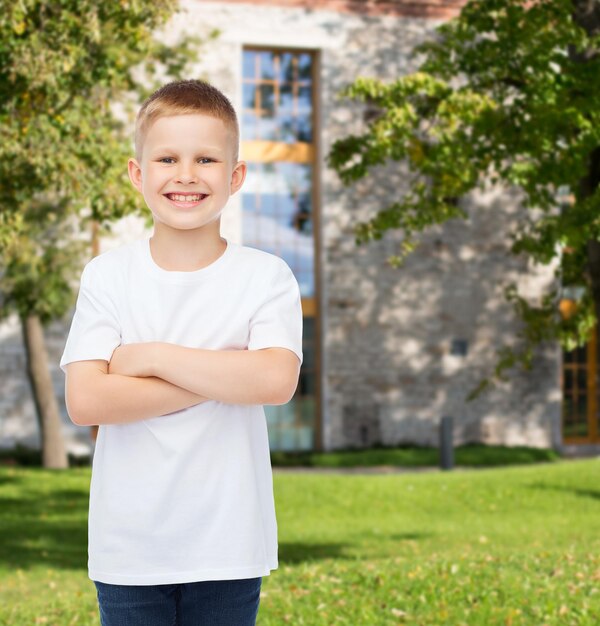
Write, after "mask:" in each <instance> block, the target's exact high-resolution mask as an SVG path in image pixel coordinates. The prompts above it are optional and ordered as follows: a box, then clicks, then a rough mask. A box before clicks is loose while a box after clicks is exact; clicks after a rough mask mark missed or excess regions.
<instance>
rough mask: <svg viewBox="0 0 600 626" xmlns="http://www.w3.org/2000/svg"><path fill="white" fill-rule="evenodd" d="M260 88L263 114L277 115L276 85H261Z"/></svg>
mask: <svg viewBox="0 0 600 626" xmlns="http://www.w3.org/2000/svg"><path fill="white" fill-rule="evenodd" d="M259 89H260V108H261V115H264V116H268V117H273V116H274V115H275V87H274V86H273V85H260V87H259Z"/></svg>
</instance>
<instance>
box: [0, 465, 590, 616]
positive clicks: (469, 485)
mask: <svg viewBox="0 0 600 626" xmlns="http://www.w3.org/2000/svg"><path fill="white" fill-rule="evenodd" d="M89 479H90V470H89V468H75V469H71V470H68V471H65V472H59V471H51V470H43V469H39V468H20V467H11V468H7V467H5V468H0V624H2V625H3V626H16V625H18V626H33V625H36V624H47V625H50V626H55V625H56V626H63V625H64V626H75V625H93V626H98V625H99V620H98V616H97V605H96V598H95V589H94V586H93V583H92V582H91V581H89V579H88V578H87V570H86V560H87V554H86V538H87V529H86V515H87V492H88V487H89ZM599 485H600V463H599V462H598V461H597V460H586V461H570V462H557V463H553V464H544V465H530V466H522V467H511V468H501V469H486V470H480V471H454V472H427V473H413V474H382V475H368V476H367V475H356V474H352V475H331V474H320V475H317V474H310V475H307V474H301V473H279V474H278V473H277V472H275V475H274V488H275V497H276V503H277V519H278V526H279V542H280V544H279V554H280V566H279V569H278V570H276V571H274V572H272V574H271V576H267V577H265V578H264V579H263V588H262V599H261V608H260V612H259V620H258V625H259V626H281V625H283V624H293V625H294V626H295V625H307V626H321V625H330V624H331V625H337V624H345V625H347V626H363V625H364V626H380V625H381V626H388V625H390V626H392V625H398V624H411V625H418V626H421V625H423V626H425V625H431V626H442V625H447V626H462V625H468V626H471V625H472V626H496V625H498V626H517V625H524V624H527V625H532V626H542V625H547V626H554V625H569V626H571V625H575V626H580V625H590V626H591V625H596V624H598V623H600V590H599V582H600V535H599V533H598V519H600V487H599Z"/></svg>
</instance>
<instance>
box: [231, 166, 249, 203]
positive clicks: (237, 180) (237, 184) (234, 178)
mask: <svg viewBox="0 0 600 626" xmlns="http://www.w3.org/2000/svg"><path fill="white" fill-rule="evenodd" d="M247 169H248V168H247V166H246V161H238V162H237V163H236V164H235V166H234V168H233V172H232V173H231V185H230V191H231V195H233V194H234V193H235V192H236V191H238V190H239V189H240V188H241V186H242V185H243V184H244V180H246V171H247Z"/></svg>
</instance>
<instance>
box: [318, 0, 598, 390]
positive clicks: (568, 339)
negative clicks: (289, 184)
mask: <svg viewBox="0 0 600 626" xmlns="http://www.w3.org/2000/svg"><path fill="white" fill-rule="evenodd" d="M415 52H417V53H420V54H422V55H424V56H423V57H422V58H423V59H424V60H423V61H422V62H421V63H420V64H419V67H418V71H416V72H414V73H411V74H409V75H406V76H403V77H401V78H399V79H397V80H395V81H393V82H391V83H387V84H384V83H383V82H381V81H379V80H375V79H372V78H363V77H360V78H358V79H357V80H356V81H355V83H354V84H352V85H350V86H349V87H348V88H347V89H345V90H344V92H343V94H342V96H345V97H349V98H353V99H356V100H358V101H362V102H365V103H368V104H369V105H370V106H371V107H372V108H373V109H374V115H373V116H372V117H371V119H370V121H369V122H368V123H367V124H366V129H365V131H364V132H363V133H362V134H360V135H352V136H349V137H346V138H344V139H341V140H339V141H337V142H335V143H334V145H333V146H332V149H331V152H330V154H329V156H328V161H329V164H330V165H331V166H332V167H333V168H334V169H335V170H336V171H337V173H338V174H339V176H340V177H341V179H342V181H343V182H345V183H346V184H351V183H352V182H354V181H356V180H358V179H360V178H362V177H364V176H366V175H367V174H368V173H369V172H370V171H371V170H372V169H373V168H375V167H377V166H379V165H382V164H385V163H389V162H394V161H398V162H403V163H406V164H407V166H408V168H409V169H410V172H411V183H410V188H409V189H408V191H407V193H406V194H405V195H404V196H403V197H402V198H401V199H400V200H399V201H398V202H395V203H394V204H392V205H391V206H388V207H383V208H382V209H381V210H380V211H379V212H378V213H377V214H376V215H375V217H374V218H373V219H370V220H368V221H366V222H361V223H359V224H357V225H356V226H355V236H356V242H357V244H364V243H366V242H368V241H371V240H374V239H380V238H382V237H383V235H384V234H385V232H386V231H388V230H389V229H399V230H400V232H401V234H402V243H401V249H400V251H399V254H398V255H395V256H394V257H392V258H391V259H390V261H391V262H392V264H395V265H396V266H399V265H401V264H402V262H403V260H404V259H405V258H406V256H407V255H408V254H410V252H411V251H412V250H413V249H414V248H415V246H416V245H418V239H419V234H420V233H422V232H423V231H425V230H426V229H427V228H428V227H430V226H432V225H434V224H440V223H443V222H445V221H446V220H449V219H452V218H465V217H466V213H465V211H464V209H463V208H462V207H461V206H460V202H458V201H457V200H458V199H459V198H460V197H461V196H464V195H465V194H468V193H469V192H471V191H472V190H474V189H476V188H482V187H484V186H485V185H486V183H488V182H490V181H491V182H492V183H498V184H501V185H506V186H510V187H513V188H514V187H518V188H519V189H520V190H521V191H522V192H523V193H522V196H523V200H522V207H523V209H524V211H523V215H524V218H523V220H522V221H521V223H520V224H519V226H518V227H517V229H516V231H515V232H513V233H512V234H511V237H512V239H511V242H510V243H511V249H512V252H514V253H515V254H520V255H526V256H528V257H529V258H530V259H531V260H533V261H534V262H535V263H541V264H554V265H555V268H556V269H555V274H554V278H555V280H554V282H553V286H552V288H551V289H549V291H548V293H546V294H545V295H544V296H543V298H542V299H541V301H540V302H538V303H533V304H532V303H531V302H528V300H527V299H526V298H525V297H523V296H522V295H521V294H519V293H518V290H517V288H516V286H515V285H514V284H508V285H506V289H505V295H506V298H507V299H508V300H509V301H510V302H511V303H512V304H513V305H514V307H515V309H516V311H517V312H518V314H519V315H520V316H521V318H522V319H523V320H524V322H525V324H524V325H523V330H522V331H520V333H519V334H520V339H521V341H520V347H518V348H516V349H513V348H511V347H503V348H502V349H501V350H500V351H499V353H498V360H497V363H496V366H495V369H494V372H493V375H491V376H490V377H489V378H486V379H484V380H482V381H481V383H480V385H478V387H477V388H476V389H474V390H472V392H471V393H470V394H469V398H473V397H475V396H477V395H478V394H479V393H481V391H483V389H485V388H486V387H487V386H489V385H493V384H494V382H495V381H496V380H498V379H500V380H505V379H506V377H507V370H509V369H510V368H512V367H513V366H516V365H521V366H523V367H525V368H530V367H531V364H532V359H533V354H534V348H535V346H536V345H538V344H539V343H540V342H542V341H551V340H558V341H560V343H561V344H562V345H563V346H564V347H565V348H567V349H573V348H574V347H575V346H576V345H581V344H583V343H584V342H585V341H586V340H587V339H588V338H589V336H590V333H591V332H592V330H593V327H594V325H595V323H596V320H598V319H600V219H599V217H598V216H599V215H600V189H599V182H600V80H599V79H598V78H599V77H600V2H599V1H598V0H534V1H533V2H531V1H530V0H472V1H471V2H469V3H468V4H466V5H465V6H464V7H463V9H462V11H461V13H460V15H459V16H458V17H457V18H455V19H453V20H450V21H448V22H446V23H444V24H443V25H442V26H441V27H439V28H438V29H437V30H436V34H435V36H434V37H433V38H432V39H431V40H429V41H427V42H425V43H423V44H422V45H420V46H418V47H417V48H416V49H415ZM565 197H567V198H568V200H567V201H565ZM481 210H483V209H481ZM565 285H578V286H579V287H580V289H579V290H578V291H579V293H578V295H577V307H576V312H575V314H574V315H572V316H571V317H569V318H568V319H563V317H562V316H561V315H560V314H559V309H558V303H559V300H560V298H561V293H562V291H561V290H562V289H563V287H564V286H565ZM598 388H599V389H600V385H599V386H598Z"/></svg>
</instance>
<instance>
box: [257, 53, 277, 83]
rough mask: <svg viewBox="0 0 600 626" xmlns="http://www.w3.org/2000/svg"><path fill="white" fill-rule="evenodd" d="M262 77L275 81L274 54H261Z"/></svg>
mask: <svg viewBox="0 0 600 626" xmlns="http://www.w3.org/2000/svg"><path fill="white" fill-rule="evenodd" d="M259 55H260V77H261V78H262V79H264V80H275V63H274V62H273V58H274V54H273V53H272V52H260V53H259Z"/></svg>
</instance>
